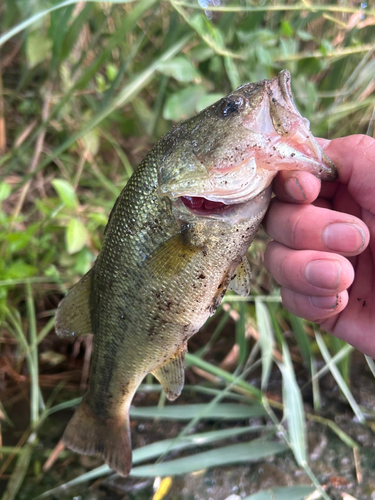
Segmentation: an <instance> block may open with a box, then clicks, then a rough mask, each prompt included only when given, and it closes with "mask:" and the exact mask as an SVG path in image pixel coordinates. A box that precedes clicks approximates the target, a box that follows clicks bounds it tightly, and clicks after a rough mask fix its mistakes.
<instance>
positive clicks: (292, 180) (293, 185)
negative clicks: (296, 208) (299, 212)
mask: <svg viewBox="0 0 375 500" xmlns="http://www.w3.org/2000/svg"><path fill="white" fill-rule="evenodd" d="M284 189H285V192H286V194H287V195H288V196H290V197H291V198H293V200H296V201H305V200H306V195H305V193H304V191H303V189H302V186H301V184H300V183H299V181H298V179H297V178H296V177H289V179H288V180H286V181H285V184H284Z"/></svg>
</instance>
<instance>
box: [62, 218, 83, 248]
mask: <svg viewBox="0 0 375 500" xmlns="http://www.w3.org/2000/svg"><path fill="white" fill-rule="evenodd" d="M65 236H66V249H67V251H68V253H69V254H72V253H76V252H79V251H80V250H81V249H82V248H83V247H84V245H85V243H86V239H87V231H86V228H85V226H84V225H83V224H82V222H81V221H80V220H79V219H76V218H73V219H70V221H69V224H68V227H67V228H66V235H65Z"/></svg>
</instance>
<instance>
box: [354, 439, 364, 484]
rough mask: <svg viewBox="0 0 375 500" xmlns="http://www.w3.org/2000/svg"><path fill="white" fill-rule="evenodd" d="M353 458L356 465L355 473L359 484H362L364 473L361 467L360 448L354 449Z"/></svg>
mask: <svg viewBox="0 0 375 500" xmlns="http://www.w3.org/2000/svg"><path fill="white" fill-rule="evenodd" d="M353 456H354V464H355V473H356V476H357V481H358V484H362V482H363V472H362V465H361V456H360V454H359V448H357V447H355V448H353Z"/></svg>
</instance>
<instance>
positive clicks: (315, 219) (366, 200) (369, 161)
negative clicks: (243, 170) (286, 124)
mask: <svg viewBox="0 0 375 500" xmlns="http://www.w3.org/2000/svg"><path fill="white" fill-rule="evenodd" d="M319 142H320V144H321V146H322V147H323V149H324V150H325V152H326V153H327V155H328V156H329V157H330V158H331V159H332V161H333V162H334V163H335V165H336V167H337V170H338V180H337V181H335V182H334V183H327V182H323V183H322V186H320V181H319V180H318V179H317V178H316V177H314V176H313V175H311V174H308V173H306V172H287V171H283V172H280V173H279V174H278V176H277V177H276V179H275V181H274V186H273V188H274V192H275V194H276V198H274V199H273V200H272V202H271V205H270V208H269V210H268V212H267V215H266V218H265V220H264V222H263V225H264V227H265V229H266V231H267V233H268V234H269V235H270V236H271V238H273V240H274V241H272V242H271V243H269V245H268V246H267V250H266V253H265V265H266V267H267V269H268V270H269V271H270V272H271V273H272V275H273V276H274V278H275V279H276V281H277V282H278V283H279V284H280V285H281V287H282V288H281V296H282V300H283V304H284V305H285V307H286V308H287V309H289V310H290V311H291V312H292V313H293V314H295V315H296V316H300V317H303V318H305V319H307V320H311V321H314V322H316V323H318V324H320V325H321V326H322V328H324V329H325V330H326V331H327V332H330V333H332V334H333V335H335V336H336V337H339V338H341V339H343V340H345V341H347V342H349V343H350V344H352V345H353V346H354V347H356V348H358V349H359V350H361V351H362V352H364V353H365V354H368V355H369V356H372V357H375V140H374V139H372V138H371V137H368V136H364V135H352V136H349V137H343V138H340V139H334V140H332V141H327V140H324V139H321V140H319ZM311 203H313V205H311ZM370 236H371V240H370Z"/></svg>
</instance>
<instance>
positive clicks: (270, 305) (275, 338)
mask: <svg viewBox="0 0 375 500" xmlns="http://www.w3.org/2000/svg"><path fill="white" fill-rule="evenodd" d="M0 16H1V19H2V30H1V31H2V33H3V34H2V35H1V36H0V47H1V48H0V50H1V60H0V68H1V73H0V153H1V155H0V165H1V177H0V320H1V324H2V326H1V340H2V347H1V352H0V366H1V369H0V374H1V386H0V397H1V401H2V406H1V407H0V411H1V413H0V417H1V419H2V432H3V441H4V446H3V447H1V448H0V452H1V453H2V454H3V463H2V465H1V466H0V474H1V475H2V477H3V479H4V480H3V482H2V485H3V486H2V488H3V491H4V493H3V497H2V498H3V499H4V500H11V499H14V498H20V499H26V498H32V497H34V496H37V495H41V494H42V493H44V492H46V491H47V490H51V489H55V488H56V486H58V485H60V484H63V483H67V481H70V483H69V485H70V487H73V486H74V487H77V485H79V484H86V485H87V481H92V480H93V479H97V478H102V477H103V476H107V475H108V474H109V473H110V470H109V469H108V467H106V466H100V463H99V464H98V463H97V462H95V460H94V461H92V462H88V461H85V462H82V461H81V462H79V458H78V457H77V456H76V455H75V454H73V453H72V452H70V451H67V450H63V449H62V448H61V446H59V445H58V440H59V438H60V436H61V433H62V431H63V428H64V426H65V424H66V422H67V420H68V418H69V416H70V415H71V412H70V411H67V409H68V408H73V406H74V405H76V404H77V402H78V399H77V397H78V396H79V395H80V394H82V390H84V389H85V387H86V386H87V380H88V369H89V361H90V355H91V345H92V343H91V339H90V338H89V337H88V338H87V339H85V340H82V339H77V340H76V341H75V343H73V342H68V341H61V340H59V339H57V338H56V337H55V335H54V331H53V317H54V312H55V309H56V307H57V304H58V302H59V300H60V299H61V297H62V296H63V294H64V293H65V292H66V290H67V289H68V288H69V287H70V286H71V285H72V284H74V283H75V282H76V281H77V280H78V279H79V277H80V276H82V275H83V274H84V273H85V272H86V271H87V270H88V269H89V268H90V267H91V265H92V264H93V262H94V260H95V257H96V255H97V254H98V251H99V249H100V243H101V239H102V235H103V230H104V227H105V224H106V221H107V217H108V214H109V211H110V209H111V207H112V205H113V203H114V200H115V199H116V197H117V195H118V194H119V193H120V191H121V189H122V187H123V186H124V185H125V184H126V182H127V180H128V179H129V177H130V175H131V174H132V172H133V169H134V168H135V167H136V166H137V164H138V163H139V161H140V160H141V159H142V157H143V156H144V154H145V153H146V152H147V150H148V149H149V148H150V147H151V145H152V144H154V143H155V141H157V140H158V139H159V138H160V137H161V136H162V135H163V134H164V133H165V132H166V131H167V130H168V129H169V128H170V127H171V125H172V123H173V122H176V121H179V120H182V119H184V118H186V117H188V116H191V115H193V114H194V113H195V112H197V111H198V110H200V109H202V108H204V107H205V106H207V105H208V104H210V103H212V102H213V101H215V100H217V99H218V98H219V97H221V96H222V95H225V94H227V93H228V92H230V91H231V90H232V89H234V88H235V87H237V86H238V85H240V84H241V83H244V82H247V81H258V80H261V79H263V78H269V77H272V76H274V75H275V74H276V73H277V72H278V71H279V70H281V69H283V68H287V69H289V70H290V72H291V74H292V84H293V93H294V96H295V100H296V103H297V105H298V107H299V109H300V111H301V113H302V114H303V115H304V116H307V117H308V118H309V119H310V121H311V124H312V130H313V132H314V134H315V135H318V136H324V137H328V138H333V137H337V136H343V135H347V134H351V133H359V132H362V133H368V134H370V135H373V134H374V116H375V95H374V88H375V79H374V75H375V57H374V53H375V43H374V42H375V35H374V25H375V6H374V5H372V6H370V5H367V4H366V3H362V4H358V3H357V2H354V1H350V0H348V1H345V2H341V3H340V4H336V3H333V4H328V3H325V2H316V4H313V3H311V2H307V1H305V0H304V1H303V2H301V3H295V2H288V1H286V2H284V1H282V0H281V1H280V2H276V1H266V2H264V3H262V2H260V3H258V2H250V1H248V0H243V1H241V2H240V1H234V0H233V1H228V2H225V3H224V2H220V0H218V1H216V0H200V1H199V2H195V0H194V1H191V2H186V1H178V0H169V1H168V0H163V1H157V0H139V1H133V2H120V1H112V2H106V3H104V2H95V1H87V2H81V1H75V0H65V1H63V2H59V1H57V0H38V1H34V2H27V1H26V2H25V1H24V0H5V1H4V2H2V4H1V6H0ZM266 241H267V237H266V235H264V234H260V235H259V238H258V239H257V240H256V241H255V242H254V244H253V246H252V248H251V250H250V254H249V257H250V260H251V263H252V269H253V275H254V286H253V289H252V294H251V296H250V297H249V298H247V299H246V300H245V301H244V300H239V298H238V297H237V296H234V295H229V296H228V297H227V298H226V299H225V301H224V304H223V306H222V308H220V310H219V311H218V312H217V314H216V315H215V317H214V318H213V319H212V321H211V322H210V323H209V324H208V325H207V326H206V327H205V328H204V329H203V331H202V333H201V334H199V335H197V336H196V337H194V338H193V339H192V341H191V343H190V352H192V353H193V354H190V355H189V356H188V357H187V365H188V373H187V387H186V389H185V390H184V393H183V395H182V397H181V399H180V400H179V401H178V402H176V403H174V404H173V405H169V404H168V405H166V404H165V400H164V397H163V395H162V394H161V393H160V387H159V385H158V384H157V383H156V381H155V380H153V379H152V377H151V376H149V377H148V378H147V379H146V381H145V382H146V383H145V384H144V385H143V386H141V388H140V392H139V394H138V395H137V397H136V400H135V407H134V408H133V414H132V415H133V417H132V418H133V420H134V421H137V419H141V418H148V419H150V418H151V419H159V420H156V422H159V421H160V422H163V419H165V418H168V419H172V421H173V422H174V427H173V430H174V431H175V433H174V434H170V433H169V434H168V435H163V433H161V434H160V433H159V434H157V433H156V432H155V428H154V431H153V433H151V432H150V435H149V437H148V438H147V437H146V438H145V439H146V441H145V442H146V443H148V444H145V445H144V446H143V447H139V448H138V449H136V450H135V453H134V468H133V471H132V475H133V476H134V477H136V476H142V477H159V476H162V477H164V476H167V478H166V479H164V480H162V481H161V482H159V483H157V484H158V486H157V488H158V490H157V492H156V494H155V497H154V498H163V497H164V498H166V499H168V498H177V496H173V494H172V492H173V488H172V489H171V490H169V488H170V486H171V484H172V483H173V479H171V478H170V476H174V475H177V474H189V473H191V472H193V471H197V470H200V469H204V468H206V467H218V466H225V465H229V464H234V463H236V464H238V463H241V462H242V463H248V462H251V461H256V460H260V459H261V458H262V457H267V456H270V455H273V454H277V453H285V450H286V449H287V448H289V449H290V450H291V452H292V453H293V456H294V459H295V462H296V464H297V465H298V468H299V469H300V470H301V471H303V474H304V477H305V480H304V484H305V486H301V485H299V486H291V487H290V488H288V487H285V488H276V489H275V490H274V491H273V496H272V498H275V499H281V498H286V497H287V498H288V499H289V500H290V499H291V498H295V499H297V498H301V499H302V498H304V497H305V496H306V495H307V494H309V493H310V492H312V491H314V489H317V491H318V492H319V493H320V495H321V497H322V498H328V496H327V495H328V494H327V492H325V491H324V490H323V488H322V486H321V485H326V477H325V476H324V475H322V474H319V473H315V474H314V472H313V471H312V470H311V469H310V466H309V463H308V462H309V460H308V458H309V454H308V451H307V425H306V422H308V426H310V425H313V424H312V423H314V422H315V424H314V425H318V426H319V429H320V431H319V432H322V433H324V432H328V434H329V436H334V435H336V436H338V437H339V438H340V439H341V440H342V441H343V442H344V443H345V446H346V447H347V453H348V455H350V453H351V449H353V450H354V453H355V456H356V457H360V455H361V451H360V452H359V453H358V447H359V444H358V443H357V442H356V440H353V439H352V438H351V437H350V436H349V434H348V433H346V432H345V431H344V429H343V428H342V427H341V428H340V426H339V425H337V422H336V421H335V418H334V410H330V406H329V405H327V403H325V404H324V401H323V404H322V402H321V401H322V398H321V396H322V395H321V381H322V379H323V378H324V377H327V373H331V375H332V376H333V378H334V380H335V381H336V383H337V384H338V387H339V388H340V393H336V396H335V398H336V399H337V401H341V402H342V403H341V404H344V407H345V408H346V411H347V412H349V414H350V415H355V417H356V419H357V421H358V422H361V423H362V424H363V425H364V426H366V425H370V424H371V419H373V417H374V412H373V409H372V411H371V409H370V408H364V407H363V406H361V404H359V403H358V402H357V399H358V398H357V399H356V397H355V396H354V395H353V393H352V391H351V389H350V387H351V384H352V383H353V380H351V376H350V368H351V365H352V359H353V358H352V355H353V349H352V348H351V347H350V346H347V345H346V344H344V343H343V342H340V341H338V340H335V339H333V338H332V337H330V336H329V335H327V334H325V333H324V332H319V330H318V328H317V327H316V326H314V325H312V324H311V323H307V322H305V321H302V320H300V319H298V318H296V317H293V316H292V315H291V314H290V313H288V312H287V311H286V310H284V309H283V308H282V306H281V304H280V297H279V293H278V289H277V286H276V285H275V284H274V283H273V282H272V279H271V277H270V276H269V275H268V274H267V273H266V272H265V270H264V269H263V268H262V263H261V260H262V258H261V255H262V252H263V250H264V248H265V244H266ZM314 332H315V333H316V337H315V336H314ZM232 339H233V340H232ZM322 360H323V361H322ZM367 362H368V367H369V370H368V371H369V372H370V370H371V371H372V373H375V365H374V364H373V362H372V361H371V360H369V359H368V360H367ZM363 365H365V363H364V362H363ZM366 366H367V365H366ZM260 367H261V368H262V371H261V376H260V379H259V381H258V378H257V377H258V372H259V370H260ZM257 370H258V371H257ZM278 374H281V378H282V381H283V391H282V396H281V388H280V386H279V385H278V384H277V383H276V382H277V380H278V378H279V375H278ZM297 379H298V383H297ZM301 383H305V384H306V385H305V386H304V387H303V388H302V389H301ZM372 383H373V381H372ZM310 393H311V397H310ZM192 399H196V401H197V402H198V403H199V404H196V406H194V407H192V405H191V404H190V403H191V400H192ZM323 399H324V398H323ZM326 399H327V398H325V400H326ZM303 401H305V405H304V404H303ZM328 401H329V398H328ZM329 402H330V403H332V401H329ZM361 403H362V404H363V401H362V402H361ZM181 404H184V405H185V404H186V405H188V406H184V407H183V406H181ZM150 406H152V409H151V410H150ZM181 419H183V420H186V421H187V422H188V423H187V426H185V427H182V426H181V425H180V424H178V421H179V420H181ZM203 422H205V423H203ZM228 422H231V424H229V423H228ZM246 422H247V425H246V426H245V425H244V424H245V423H246ZM358 425H359V424H358ZM327 429H328V430H327ZM202 430H203V431H204V432H202ZM191 432H193V434H192V433H191ZM241 436H242V437H241ZM224 439H227V441H226V442H224V441H223V440H224ZM228 439H230V440H229V441H228ZM154 441H156V442H154ZM244 441H245V443H244ZM151 443H152V444H151ZM56 445H57V447H56V448H55V446H56ZM213 445H214V448H213V447H212V446H213ZM218 446H220V447H219V448H217V447H218ZM185 449H190V450H192V451H191V452H190V453H185V452H182V450H185ZM290 456H292V455H290ZM47 459H48V460H47ZM156 459H157V461H156V463H155V460H156ZM46 460H47V462H46ZM356 463H357V473H358V471H359V465H358V464H359V462H358V461H357V462H356ZM68 464H70V465H71V466H70V467H69V468H67V465H68ZM90 464H91V466H90ZM138 464H142V465H138ZM95 466H97V467H95ZM91 469H93V470H91ZM83 472H85V474H83V475H82V473H83ZM358 477H359V476H358ZM168 481H169V482H168ZM95 484H97V486H95V485H94V490H95V488H96V487H99V486H98V485H99V483H95ZM155 484H156V483H155ZM306 484H307V485H308V484H310V485H311V484H312V485H313V487H312V488H311V487H310V486H306ZM233 486H234V487H236V486H238V485H236V484H233ZM274 486H283V485H277V484H274ZM66 488H67V486H66ZM61 491H62V490H61V489H58V490H55V491H54V493H53V495H54V496H53V498H62V495H63V493H61ZM69 491H70V490H69ZM78 491H79V492H80V494H81V495H83V496H82V498H86V497H85V496H84V494H83V493H82V491H84V490H79V489H78ZM355 491H359V490H355ZM361 491H362V490H361ZM246 493H247V494H250V493H253V491H250V489H249V490H248V491H247V492H246ZM133 494H134V495H136V493H135V490H134V492H133ZM50 495H51V494H50V493H46V494H45V495H42V496H41V497H40V498H42V497H43V498H52V497H51V496H50ZM123 495H124V494H122V497H123ZM157 495H159V496H157ZM263 495H264V496H259V495H258V496H256V495H254V496H251V497H249V499H250V498H252V499H258V500H259V499H260V498H271V497H269V496H266V493H264V494H263ZM366 495H367V493H366V491H365V490H363V496H362V497H361V498H370V496H368V497H367V496H366ZM87 498H88V497H87ZM90 498H91V497H90ZM108 498H109V497H108ZM111 498H120V497H117V496H115V494H114V496H113V497H111ZM132 498H136V497H135V496H134V497H132ZM139 498H141V497H139ZM144 498H145V497H144ZM178 498H180V497H178ZM207 498H208V497H207ZM223 498H224V497H223ZM316 498H318V497H316Z"/></svg>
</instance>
